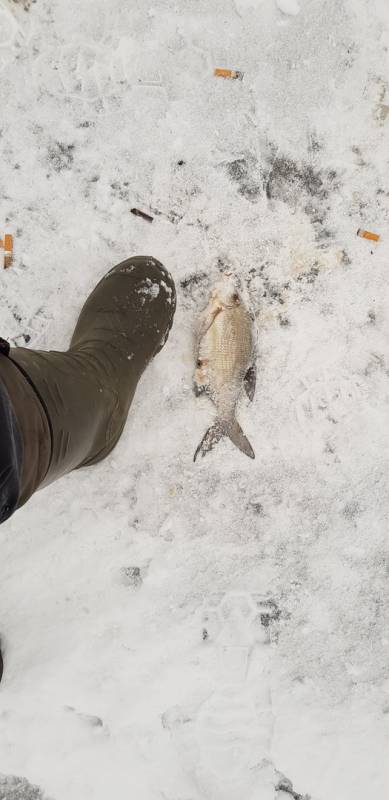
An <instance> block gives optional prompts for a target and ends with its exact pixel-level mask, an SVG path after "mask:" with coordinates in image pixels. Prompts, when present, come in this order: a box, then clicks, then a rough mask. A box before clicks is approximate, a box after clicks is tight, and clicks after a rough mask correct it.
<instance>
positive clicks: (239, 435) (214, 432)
mask: <svg viewBox="0 0 389 800" xmlns="http://www.w3.org/2000/svg"><path fill="white" fill-rule="evenodd" d="M223 436H228V438H229V439H231V442H233V444H234V445H235V447H237V448H238V449H239V450H240V451H241V452H242V453H244V454H245V455H246V456H248V457H249V458H255V453H254V450H253V448H252V447H251V444H250V442H249V440H248V439H247V437H246V436H245V435H244V433H243V431H242V428H241V427H240V425H239V422H238V421H237V420H236V419H234V420H233V421H232V422H224V421H223V420H219V419H217V420H216V422H214V424H213V425H211V427H210V428H208V430H207V431H206V432H205V434H204V436H203V438H202V440H201V442H200V444H199V446H198V448H197V450H196V452H195V454H194V457H193V461H196V458H197V456H198V455H199V453H201V455H202V456H205V455H206V453H209V451H210V450H212V449H213V448H214V447H215V444H217V443H218V442H220V439H222V438H223Z"/></svg>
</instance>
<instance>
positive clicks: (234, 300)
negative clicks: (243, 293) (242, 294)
mask: <svg viewBox="0 0 389 800" xmlns="http://www.w3.org/2000/svg"><path fill="white" fill-rule="evenodd" d="M232 302H233V303H239V295H238V294H237V292H234V294H233V295H232Z"/></svg>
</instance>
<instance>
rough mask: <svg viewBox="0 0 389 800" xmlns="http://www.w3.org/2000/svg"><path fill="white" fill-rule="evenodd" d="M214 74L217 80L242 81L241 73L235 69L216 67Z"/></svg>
mask: <svg viewBox="0 0 389 800" xmlns="http://www.w3.org/2000/svg"><path fill="white" fill-rule="evenodd" d="M214 74H215V75H216V77H217V78H232V79H235V80H236V79H238V80H242V78H243V72H240V71H239V70H237V69H221V68H220V67H216V69H215V72H214Z"/></svg>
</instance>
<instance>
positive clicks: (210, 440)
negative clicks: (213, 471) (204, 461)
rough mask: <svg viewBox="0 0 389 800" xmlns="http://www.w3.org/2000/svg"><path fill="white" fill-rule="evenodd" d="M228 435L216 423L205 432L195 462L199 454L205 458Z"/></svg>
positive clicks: (194, 457) (194, 458)
mask: <svg viewBox="0 0 389 800" xmlns="http://www.w3.org/2000/svg"><path fill="white" fill-rule="evenodd" d="M225 434H226V430H225V428H223V426H222V425H220V424H219V422H218V421H216V422H215V423H214V424H213V425H211V427H210V428H208V430H207V431H206V432H205V434H204V436H203V438H202V440H201V442H200V444H199V446H198V448H197V450H196V452H195V454H194V456H193V461H196V458H197V456H198V455H199V453H201V455H202V456H203V457H204V456H205V455H206V453H209V451H210V450H212V449H213V448H214V447H215V444H217V443H218V442H220V439H221V438H222V436H224V435H225Z"/></svg>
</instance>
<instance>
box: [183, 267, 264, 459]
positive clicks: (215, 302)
mask: <svg viewBox="0 0 389 800" xmlns="http://www.w3.org/2000/svg"><path fill="white" fill-rule="evenodd" d="M254 359H255V338H254V326H253V320H252V317H251V315H250V312H249V311H248V309H247V308H246V306H245V305H244V302H243V299H242V297H241V294H240V292H239V290H238V288H237V283H236V281H235V280H231V277H230V276H226V277H225V278H224V279H223V280H222V281H221V283H220V284H218V286H217V287H216V288H215V289H214V291H213V292H212V294H211V297H210V301H209V303H208V306H207V308H206V309H205V311H204V312H203V314H202V318H201V322H200V328H199V333H198V341H197V363H196V371H195V375H194V384H195V390H196V393H197V394H200V393H202V392H206V393H207V394H208V395H209V396H210V397H211V399H212V401H213V403H214V405H215V406H216V412H217V414H216V420H215V423H214V424H213V425H212V426H211V428H209V430H208V431H207V432H206V434H205V436H204V437H203V439H202V441H201V443H200V445H199V446H198V448H197V450H196V453H195V456H194V458H195V460H196V458H197V455H198V454H199V453H200V452H201V454H202V455H203V456H204V455H205V454H206V453H207V452H208V451H209V450H211V449H212V448H213V447H214V445H215V444H216V442H218V441H219V440H220V439H221V438H222V437H223V436H228V437H229V438H230V439H231V440H232V441H233V442H234V444H235V445H236V446H237V447H238V448H239V449H240V450H242V452H244V453H245V454H246V455H248V456H249V457H250V458H255V454H254V451H253V449H252V447H251V445H250V442H249V441H248V439H247V438H246V436H245V435H244V433H243V431H242V429H241V427H240V425H239V423H238V421H237V419H236V407H237V403H238V400H239V397H240V395H241V392H242V389H243V387H244V388H245V389H246V392H247V394H248V396H249V397H250V399H251V400H252V399H253V397H254V391H255V363H254Z"/></svg>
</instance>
